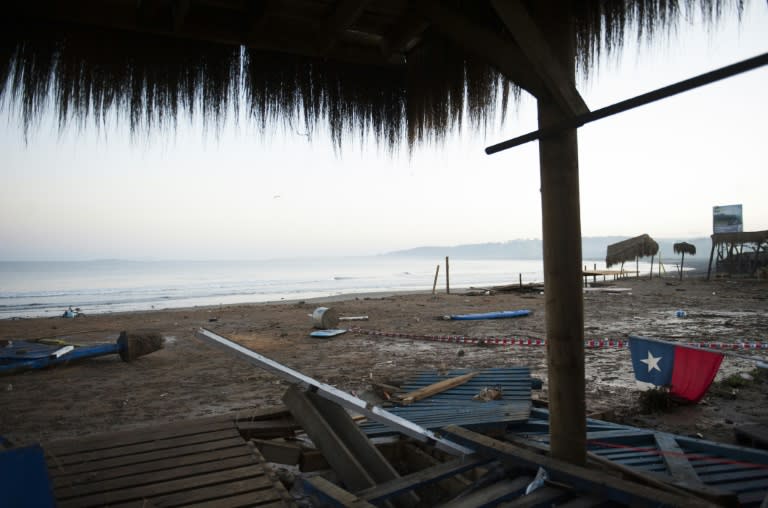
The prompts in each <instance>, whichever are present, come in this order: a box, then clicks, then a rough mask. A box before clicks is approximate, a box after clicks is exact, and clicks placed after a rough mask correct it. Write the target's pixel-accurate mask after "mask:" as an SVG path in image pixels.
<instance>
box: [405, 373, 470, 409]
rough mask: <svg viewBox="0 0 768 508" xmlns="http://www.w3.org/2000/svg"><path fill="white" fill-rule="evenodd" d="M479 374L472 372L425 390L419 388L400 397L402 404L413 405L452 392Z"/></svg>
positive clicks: (443, 381) (426, 387) (430, 386)
mask: <svg viewBox="0 0 768 508" xmlns="http://www.w3.org/2000/svg"><path fill="white" fill-rule="evenodd" d="M477 374H479V373H478V372H470V373H468V374H464V375H462V376H456V377H452V378H448V379H444V380H442V381H438V382H437V383H433V384H431V385H429V386H425V387H423V388H419V389H418V390H415V391H412V392H409V393H406V394H405V395H402V396H399V397H398V398H399V400H400V403H402V404H405V405H407V404H412V403H414V402H416V401H417V400H421V399H426V398H427V397H431V396H432V395H435V394H438V393H441V392H444V391H446V390H450V389H451V388H454V387H456V386H459V385H462V384H464V383H466V382H467V381H469V380H470V379H472V378H473V377H475V376H476V375H477Z"/></svg>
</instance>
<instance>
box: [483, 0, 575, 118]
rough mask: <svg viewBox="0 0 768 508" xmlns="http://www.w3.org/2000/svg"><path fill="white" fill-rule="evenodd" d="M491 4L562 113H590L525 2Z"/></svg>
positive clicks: (495, 1)
mask: <svg viewBox="0 0 768 508" xmlns="http://www.w3.org/2000/svg"><path fill="white" fill-rule="evenodd" d="M491 4H492V5H493V8H494V9H495V10H496V13H497V14H498V15H499V17H500V18H501V20H502V21H503V22H504V24H505V25H506V26H507V28H508V29H509V31H510V32H511V33H512V37H513V38H514V39H515V42H517V44H518V46H520V49H521V50H522V51H523V53H524V54H525V56H526V57H527V59H528V61H529V62H530V64H531V66H533V69H534V71H535V72H536V73H537V74H538V75H539V77H540V78H541V81H542V82H543V83H544V86H545V87H546V89H547V92H548V93H549V95H550V96H551V97H552V99H553V100H554V101H555V102H556V103H557V104H558V106H560V108H562V110H563V113H565V114H567V115H570V116H576V115H581V114H585V113H589V108H588V107H587V104H586V103H585V102H584V99H582V97H581V95H579V92H578V90H576V87H575V85H574V84H573V81H572V80H571V79H570V78H569V75H570V73H568V72H567V71H566V70H565V69H564V68H563V65H561V64H560V62H558V61H557V59H556V58H555V57H554V55H553V54H552V51H551V50H550V48H549V44H548V43H547V40H546V38H545V37H544V35H543V34H542V33H541V30H539V27H538V26H536V23H535V22H534V20H533V18H532V17H531V15H530V14H529V13H528V10H527V9H526V8H525V5H523V2H522V1H521V0H491Z"/></svg>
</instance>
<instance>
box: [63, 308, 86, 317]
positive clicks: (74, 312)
mask: <svg viewBox="0 0 768 508" xmlns="http://www.w3.org/2000/svg"><path fill="white" fill-rule="evenodd" d="M61 317H63V318H67V319H75V318H76V317H85V314H83V313H82V312H81V311H80V307H77V308H75V309H73V308H72V306H71V305H70V306H69V308H68V309H67V310H65V311H64V314H62V315H61Z"/></svg>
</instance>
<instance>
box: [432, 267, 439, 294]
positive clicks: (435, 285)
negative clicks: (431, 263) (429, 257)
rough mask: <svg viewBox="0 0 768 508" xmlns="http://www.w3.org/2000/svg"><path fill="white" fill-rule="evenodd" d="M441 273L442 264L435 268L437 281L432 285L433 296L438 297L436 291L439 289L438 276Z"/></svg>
mask: <svg viewBox="0 0 768 508" xmlns="http://www.w3.org/2000/svg"><path fill="white" fill-rule="evenodd" d="M438 273H440V263H438V264H437V268H435V281H434V282H433V283H432V296H436V294H435V290H436V289H437V274H438Z"/></svg>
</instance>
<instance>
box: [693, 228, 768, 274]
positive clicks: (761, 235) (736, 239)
mask: <svg viewBox="0 0 768 508" xmlns="http://www.w3.org/2000/svg"><path fill="white" fill-rule="evenodd" d="M715 251H717V258H716V259H715V257H714V256H715ZM713 259H714V260H715V264H716V269H717V271H718V272H722V273H728V274H741V275H753V274H755V273H756V272H758V271H759V270H763V269H765V268H766V267H768V230H765V231H744V232H741V233H714V234H713V235H712V250H711V251H710V253H709V266H708V269H707V280H709V278H710V277H711V275H712V261H713Z"/></svg>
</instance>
